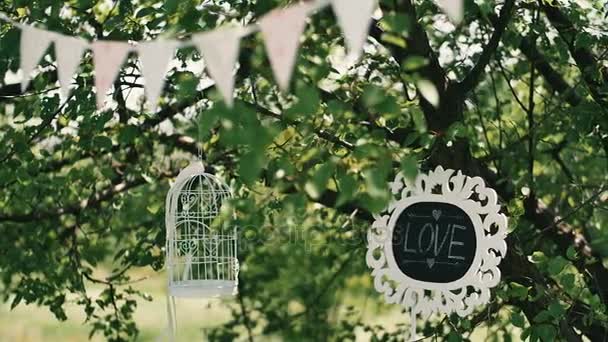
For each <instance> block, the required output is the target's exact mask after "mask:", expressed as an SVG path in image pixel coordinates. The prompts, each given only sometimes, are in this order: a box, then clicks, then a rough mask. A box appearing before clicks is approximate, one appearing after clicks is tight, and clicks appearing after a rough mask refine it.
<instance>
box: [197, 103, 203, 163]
mask: <svg viewBox="0 0 608 342" xmlns="http://www.w3.org/2000/svg"><path fill="white" fill-rule="evenodd" d="M202 116H203V112H202V111H201V113H200V114H199V115H198V119H197V125H198V139H197V140H196V149H197V151H198V161H199V162H201V163H202V162H203V145H202V144H203V127H202V126H203V125H202V121H203V120H202Z"/></svg>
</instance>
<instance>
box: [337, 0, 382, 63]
mask: <svg viewBox="0 0 608 342" xmlns="http://www.w3.org/2000/svg"><path fill="white" fill-rule="evenodd" d="M356 2H357V4H356V5H355V4H354V3H353V0H334V1H333V2H332V6H333V9H334V13H335V14H336V17H337V18H338V23H339V24H340V26H341V27H342V31H343V32H344V40H345V41H346V45H347V46H348V50H349V53H350V55H351V56H353V57H355V58H356V59H359V57H360V55H361V52H362V51H363V45H364V44H365V41H366V40H367V36H368V34H369V26H370V24H371V22H372V13H373V11H374V9H375V7H376V0H358V1H356Z"/></svg>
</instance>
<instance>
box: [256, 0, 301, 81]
mask: <svg viewBox="0 0 608 342" xmlns="http://www.w3.org/2000/svg"><path fill="white" fill-rule="evenodd" d="M310 8H311V7H310V6H309V5H307V4H305V3H301V4H298V5H293V6H291V7H288V8H285V9H280V10H274V11H272V12H270V13H269V14H267V15H265V16H264V17H263V18H261V19H260V23H259V25H260V30H261V31H262V36H263V38H264V44H265V45H266V51H267V52H268V58H269V59H270V66H271V68H272V71H273V72H274V77H275V78H276V80H277V83H278V84H279V87H280V88H281V90H283V91H287V90H288V89H289V81H290V80H291V74H292V73H293V68H294V66H295V62H296V55H297V52H298V46H299V45H300V36H301V35H302V32H303V31H304V27H305V25H306V19H307V18H308V12H309V10H310Z"/></svg>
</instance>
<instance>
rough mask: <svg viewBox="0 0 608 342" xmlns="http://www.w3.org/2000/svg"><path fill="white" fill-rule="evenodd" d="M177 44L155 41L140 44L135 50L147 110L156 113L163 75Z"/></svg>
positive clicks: (161, 90) (163, 83)
mask: <svg viewBox="0 0 608 342" xmlns="http://www.w3.org/2000/svg"><path fill="white" fill-rule="evenodd" d="M176 47H177V42H176V41H174V40H157V41H151V42H147V43H141V44H140V45H139V47H138V49H137V51H138V52H139V60H140V61H141V69H142V75H143V76H144V82H145V88H146V99H147V103H148V108H149V109H150V110H151V111H152V112H155V111H156V106H157V105H158V98H159V97H160V95H161V94H162V92H163V88H164V85H165V74H166V73H167V68H168V66H169V62H170V61H171V58H173V56H174V55H175V48H176Z"/></svg>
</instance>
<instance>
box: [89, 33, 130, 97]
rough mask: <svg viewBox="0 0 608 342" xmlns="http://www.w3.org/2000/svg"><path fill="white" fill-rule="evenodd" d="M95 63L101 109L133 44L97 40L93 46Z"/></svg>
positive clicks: (96, 85) (96, 83) (96, 86)
mask: <svg viewBox="0 0 608 342" xmlns="http://www.w3.org/2000/svg"><path fill="white" fill-rule="evenodd" d="M91 49H92V50H93V63H94V64H95V88H97V108H98V109H101V108H102V107H103V104H104V102H105V99H106V94H107V92H108V90H109V89H110V87H111V86H112V83H114V80H115V79H116V75H117V74H118V71H119V70H120V68H121V67H122V64H123V62H124V60H125V58H126V57H127V55H128V54H129V52H130V49H131V46H130V45H129V44H128V43H124V42H114V41H97V42H94V43H93V44H92V46H91Z"/></svg>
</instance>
